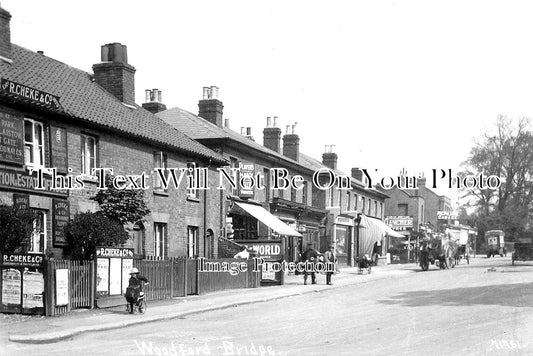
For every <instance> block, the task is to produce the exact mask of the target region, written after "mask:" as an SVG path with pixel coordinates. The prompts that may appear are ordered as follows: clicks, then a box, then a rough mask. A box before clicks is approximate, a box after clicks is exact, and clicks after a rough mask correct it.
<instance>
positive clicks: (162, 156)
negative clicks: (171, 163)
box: [154, 152, 168, 190]
mask: <svg viewBox="0 0 533 356" xmlns="http://www.w3.org/2000/svg"><path fill="white" fill-rule="evenodd" d="M154 168H164V169H166V168H168V167H167V155H166V153H163V152H155V153H154ZM162 173H163V175H166V173H167V172H166V171H164V170H163V171H162ZM154 175H155V177H154V189H158V190H163V183H162V181H161V178H159V173H157V171H156V172H155V174H154Z"/></svg>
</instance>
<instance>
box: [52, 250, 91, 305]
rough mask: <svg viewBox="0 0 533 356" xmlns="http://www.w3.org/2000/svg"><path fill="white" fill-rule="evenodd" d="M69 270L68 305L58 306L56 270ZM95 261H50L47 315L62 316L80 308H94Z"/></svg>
mask: <svg viewBox="0 0 533 356" xmlns="http://www.w3.org/2000/svg"><path fill="white" fill-rule="evenodd" d="M58 269H67V270H68V294H69V301H68V304H67V305H60V306H58V305H57V301H56V282H57V281H56V270H58ZM94 276H95V269H94V261H84V260H79V261H78V260H49V261H47V262H46V268H45V298H44V299H45V314H46V315H47V316H51V315H60V314H63V313H66V312H69V311H70V310H72V309H78V308H94V299H95V290H96V285H95V278H94Z"/></svg>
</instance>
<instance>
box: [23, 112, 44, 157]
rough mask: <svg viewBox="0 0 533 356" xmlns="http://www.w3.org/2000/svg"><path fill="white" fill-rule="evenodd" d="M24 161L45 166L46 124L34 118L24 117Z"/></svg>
mask: <svg viewBox="0 0 533 356" xmlns="http://www.w3.org/2000/svg"><path fill="white" fill-rule="evenodd" d="M24 163H25V164H26V165H28V166H37V167H43V166H44V126H43V124H42V123H41V122H39V121H35V120H32V119H24Z"/></svg>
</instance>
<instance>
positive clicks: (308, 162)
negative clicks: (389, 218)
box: [300, 152, 389, 198]
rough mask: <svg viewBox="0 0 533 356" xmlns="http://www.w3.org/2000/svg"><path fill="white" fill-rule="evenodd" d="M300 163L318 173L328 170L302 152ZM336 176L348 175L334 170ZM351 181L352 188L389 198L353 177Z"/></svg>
mask: <svg viewBox="0 0 533 356" xmlns="http://www.w3.org/2000/svg"><path fill="white" fill-rule="evenodd" d="M300 163H301V164H304V165H306V166H308V167H309V168H311V169H313V170H314V171H317V170H319V169H321V168H328V167H327V166H325V165H324V164H323V163H322V162H320V161H318V160H316V159H314V158H312V157H309V156H307V155H305V154H303V153H301V152H300ZM334 172H335V174H337V175H343V176H346V175H347V174H346V173H344V172H341V171H339V170H338V169H335V170H334ZM350 181H351V183H352V186H353V185H355V186H357V187H358V188H360V189H361V190H365V191H368V192H369V193H373V194H377V195H380V196H382V197H384V198H388V197H389V196H388V195H387V194H386V193H384V192H381V191H379V190H377V189H375V188H372V189H368V188H367V187H366V186H365V185H364V184H363V183H362V182H361V181H359V180H357V179H355V178H353V177H350Z"/></svg>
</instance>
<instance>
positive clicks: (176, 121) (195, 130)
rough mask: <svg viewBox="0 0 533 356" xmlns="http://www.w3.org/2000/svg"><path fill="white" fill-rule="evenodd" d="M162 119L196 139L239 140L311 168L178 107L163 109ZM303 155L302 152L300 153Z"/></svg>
mask: <svg viewBox="0 0 533 356" xmlns="http://www.w3.org/2000/svg"><path fill="white" fill-rule="evenodd" d="M156 115H157V116H159V117H160V118H161V119H163V120H164V121H166V122H167V123H169V124H170V125H172V126H174V127H175V128H177V129H178V130H180V131H182V132H184V133H185V134H187V135H188V136H190V137H192V138H194V139H195V140H209V139H228V140H232V141H234V142H237V143H239V144H241V145H244V146H248V147H249V148H252V149H254V150H256V151H259V152H262V153H264V154H266V155H270V156H273V157H276V158H278V159H281V160H283V161H285V162H286V163H289V164H291V165H296V166H299V167H303V168H306V169H309V167H308V166H306V165H305V164H303V163H302V162H301V161H300V162H296V161H294V160H292V159H290V158H288V157H286V156H284V155H282V154H281V153H279V152H276V151H273V150H271V149H269V148H266V147H264V146H263V145H260V144H259V143H257V142H255V141H252V140H250V139H249V138H247V137H245V136H243V135H241V134H239V133H237V132H235V131H233V130H231V129H229V128H227V127H218V126H217V125H215V124H213V123H211V122H209V121H207V120H206V119H203V118H201V117H199V116H197V115H194V114H193V113H190V112H188V111H186V110H183V109H181V108H178V107H174V108H172V109H168V110H165V111H161V112H159V113H157V114H156ZM300 157H301V153H300Z"/></svg>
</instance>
